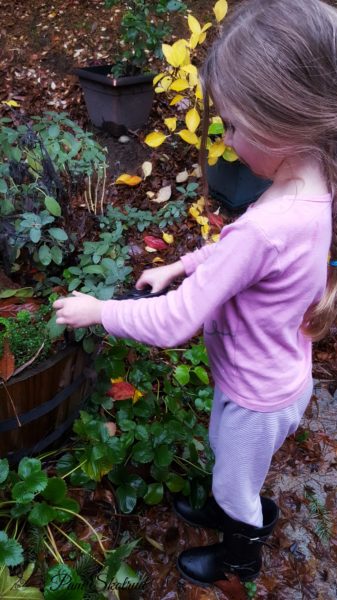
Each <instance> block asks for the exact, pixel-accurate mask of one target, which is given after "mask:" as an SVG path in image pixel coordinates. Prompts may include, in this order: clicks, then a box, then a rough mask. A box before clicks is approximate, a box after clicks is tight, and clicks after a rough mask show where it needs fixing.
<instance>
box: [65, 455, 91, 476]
mask: <svg viewBox="0 0 337 600" xmlns="http://www.w3.org/2000/svg"><path fill="white" fill-rule="evenodd" d="M86 462H87V459H84V460H82V462H81V463H80V464H78V465H76V467H74V468H73V469H71V471H68V473H66V474H65V475H62V476H61V477H60V479H65V478H66V477H69V475H71V474H72V473H75V471H77V469H80V468H81V466H82V465H84V463H86Z"/></svg>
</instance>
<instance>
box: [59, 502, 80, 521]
mask: <svg viewBox="0 0 337 600" xmlns="http://www.w3.org/2000/svg"><path fill="white" fill-rule="evenodd" d="M55 504H56V502H55ZM62 508H65V509H66V510H62ZM53 509H54V511H55V521H60V523H66V522H67V521H71V520H72V519H73V518H74V517H75V515H72V514H71V513H69V512H68V511H69V510H70V511H72V512H73V513H75V514H78V513H79V512H80V505H79V504H78V502H77V501H76V500H75V499H74V498H69V497H67V498H63V499H62V500H60V501H59V502H58V503H57V506H53Z"/></svg>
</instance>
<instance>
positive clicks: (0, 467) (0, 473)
mask: <svg viewBox="0 0 337 600" xmlns="http://www.w3.org/2000/svg"><path fill="white" fill-rule="evenodd" d="M8 473H9V464H8V460H7V458H0V484H1V483H3V482H4V481H6V479H7V477H8Z"/></svg>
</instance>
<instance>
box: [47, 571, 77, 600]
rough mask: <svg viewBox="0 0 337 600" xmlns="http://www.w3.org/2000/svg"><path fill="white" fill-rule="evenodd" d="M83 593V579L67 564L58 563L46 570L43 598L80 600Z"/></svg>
mask: <svg viewBox="0 0 337 600" xmlns="http://www.w3.org/2000/svg"><path fill="white" fill-rule="evenodd" d="M84 593H85V586H84V583H83V580H82V579H81V577H80V576H79V575H78V574H77V572H76V571H75V570H74V569H71V567H69V566H68V565H65V564H59V565H56V566H54V567H52V568H51V569H49V570H48V573H47V578H46V585H45V588H44V600H82V599H83V598H84Z"/></svg>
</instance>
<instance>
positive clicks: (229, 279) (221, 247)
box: [102, 219, 279, 348]
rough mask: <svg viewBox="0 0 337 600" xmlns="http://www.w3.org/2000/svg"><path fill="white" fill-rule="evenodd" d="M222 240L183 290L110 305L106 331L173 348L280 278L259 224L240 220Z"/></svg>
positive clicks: (105, 310) (106, 308) (105, 316)
mask: <svg viewBox="0 0 337 600" xmlns="http://www.w3.org/2000/svg"><path fill="white" fill-rule="evenodd" d="M221 236H222V237H221V239H220V241H219V242H217V243H216V244H214V247H215V248H216V250H214V251H212V252H211V253H210V255H209V256H208V258H206V260H205V261H204V262H202V263H201V264H199V266H197V267H196V269H195V271H194V272H193V273H192V274H191V275H190V276H189V277H186V279H185V280H184V281H183V283H182V284H181V285H180V287H179V288H178V289H176V290H172V291H171V292H168V293H167V294H166V295H165V296H159V297H156V298H142V299H138V300H107V301H105V302H104V303H103V305H102V324H103V326H104V328H105V329H106V330H107V331H108V332H109V333H110V334H111V335H115V336H117V337H125V338H132V339H135V340H137V341H139V342H143V343H145V344H149V345H151V346H158V347H161V348H170V347H171V348H173V347H176V346H179V345H180V344H181V343H183V342H185V341H186V340H188V339H190V338H191V337H193V335H195V333H196V332H197V331H198V330H199V329H200V327H201V326H202V325H203V323H204V322H205V320H206V318H207V317H208V316H209V315H211V314H212V312H213V311H214V310H215V308H216V307H217V306H219V305H221V304H223V303H225V302H226V301H227V300H229V299H230V298H232V297H233V296H235V295H236V294H238V293H239V292H241V291H242V290H244V289H246V288H247V287H250V286H252V285H254V283H257V282H258V281H260V280H261V279H264V278H265V277H267V276H271V275H272V274H273V273H277V272H278V270H279V268H278V252H277V250H276V248H275V247H274V245H273V244H271V242H270V241H269V240H268V239H267V238H266V236H265V234H264V232H263V231H262V230H261V229H260V228H259V226H258V225H256V224H255V223H254V222H252V221H248V220H247V219H245V220H244V221H243V220H242V221H240V219H239V220H237V221H236V222H234V223H232V224H231V225H228V226H226V227H225V228H224V229H223V231H222V233H221Z"/></svg>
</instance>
